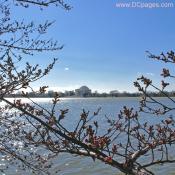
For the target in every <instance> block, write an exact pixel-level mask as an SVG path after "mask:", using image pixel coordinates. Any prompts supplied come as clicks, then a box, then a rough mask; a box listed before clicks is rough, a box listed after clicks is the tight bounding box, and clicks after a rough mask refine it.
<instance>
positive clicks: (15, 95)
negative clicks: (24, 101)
mask: <svg viewBox="0 0 175 175" xmlns="http://www.w3.org/2000/svg"><path fill="white" fill-rule="evenodd" d="M56 93H57V94H58V95H59V97H140V96H142V94H141V93H139V92H134V93H131V92H125V91H124V92H117V93H112V92H109V93H107V92H103V93H99V92H97V91H95V92H92V93H90V94H84V95H77V94H76V93H75V91H65V92H55V91H48V92H45V93H42V94H41V93H37V92H28V93H27V94H28V97H30V98H53V97H54V96H55V94H56ZM148 94H149V95H150V96H152V97H164V96H165V95H164V94H162V93H159V92H151V91H150V92H148ZM166 94H168V95H169V96H171V97H175V91H170V92H168V91H167V92H166ZM25 95H26V94H25ZM5 97H9V98H18V97H19V98H20V97H23V93H22V92H18V93H13V94H7V95H5Z"/></svg>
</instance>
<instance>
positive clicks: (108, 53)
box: [13, 0, 175, 92]
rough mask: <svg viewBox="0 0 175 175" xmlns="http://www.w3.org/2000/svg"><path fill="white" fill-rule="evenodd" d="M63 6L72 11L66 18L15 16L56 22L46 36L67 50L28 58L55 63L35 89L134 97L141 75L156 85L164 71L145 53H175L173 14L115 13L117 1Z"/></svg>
mask: <svg viewBox="0 0 175 175" xmlns="http://www.w3.org/2000/svg"><path fill="white" fill-rule="evenodd" d="M67 2H70V4H71V5H72V6H73V9H72V10H71V11H69V12H66V11H64V10H63V9H60V8H56V7H50V8H48V9H46V10H44V11H39V9H38V8H36V7H31V8H30V9H28V10H24V9H22V8H19V7H18V8H15V10H14V12H13V13H14V16H15V18H21V19H23V18H24V19H25V20H26V21H30V20H35V21H36V22H42V21H44V20H45V19H49V20H56V22H55V24H54V25H53V26H52V28H50V30H49V32H48V34H47V36H48V38H50V37H53V38H54V39H55V40H58V42H59V43H60V44H64V45H65V47H64V49H63V50H61V51H60V52H54V53H47V54H42V55H41V56H39V55H38V54H37V55H35V56H34V57H31V58H27V59H30V62H31V63H39V64H41V65H47V64H48V63H49V62H50V61H51V58H52V57H58V58H59V61H58V63H57V64H56V66H55V68H54V70H53V71H52V72H51V73H50V75H49V76H47V77H45V78H44V79H43V80H42V81H40V82H38V83H36V84H35V85H34V86H39V85H41V84H43V85H45V84H48V85H49V86H50V87H51V88H52V89H57V88H58V90H66V89H67V90H70V89H75V88H77V87H80V86H81V85H87V86H89V87H90V88H91V89H93V90H98V91H99V92H104V91H106V92H108V91H110V90H114V89H117V90H120V91H130V92H133V91H137V90H136V89H135V88H134V86H133V81H135V80H136V78H137V76H138V75H140V74H144V75H147V76H148V77H151V78H152V79H153V80H154V81H155V82H156V83H158V81H159V80H160V76H159V75H160V71H161V68H163V67H164V65H163V64H161V63H158V62H156V61H153V60H150V59H148V58H146V53H145V51H146V50H149V51H151V52H152V53H155V54H159V53H160V52H162V51H165V52H166V51H169V50H174V41H175V32H174V31H175V23H174V22H173V20H174V19H175V8H157V9H156V8H152V9H148V8H144V9H143V8H142V9H141V8H116V6H115V5H116V3H117V2H119V1H117V0H76V1H73V0H72V1H68V0H67ZM120 2H125V1H124V0H122V1H120ZM142 2H148V1H142ZM149 2H150V1H149ZM154 2H155V1H154ZM157 2H158V1H157ZM159 2H160V1H159ZM162 2H163V1H162ZM21 15H22V16H21Z"/></svg>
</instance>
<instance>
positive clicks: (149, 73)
mask: <svg viewBox="0 0 175 175" xmlns="http://www.w3.org/2000/svg"><path fill="white" fill-rule="evenodd" d="M146 75H150V76H154V73H151V72H148V73H146Z"/></svg>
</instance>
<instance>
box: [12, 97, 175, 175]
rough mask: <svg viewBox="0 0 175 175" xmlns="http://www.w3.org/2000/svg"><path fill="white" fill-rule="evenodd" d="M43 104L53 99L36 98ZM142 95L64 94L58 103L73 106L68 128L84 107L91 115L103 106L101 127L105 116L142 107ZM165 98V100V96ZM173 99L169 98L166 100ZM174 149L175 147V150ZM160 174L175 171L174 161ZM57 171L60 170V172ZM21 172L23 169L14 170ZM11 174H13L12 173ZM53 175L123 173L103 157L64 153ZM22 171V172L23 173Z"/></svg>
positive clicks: (158, 168)
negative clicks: (98, 96) (125, 109)
mask: <svg viewBox="0 0 175 175" xmlns="http://www.w3.org/2000/svg"><path fill="white" fill-rule="evenodd" d="M35 100H36V101H38V102H39V103H40V104H42V105H43V106H45V107H47V108H49V106H50V105H51V104H50V99H35ZM138 100H139V99H138V98H64V99H61V101H60V102H59V105H58V109H67V108H68V109H69V113H68V114H67V117H66V119H65V121H64V124H65V125H66V127H68V128H70V129H71V128H72V127H73V126H74V124H75V123H76V122H77V121H78V119H79V115H80V113H81V112H82V109H86V110H89V111H90V115H92V114H93V112H95V111H96V110H97V109H98V108H99V107H101V108H102V110H101V111H100V113H99V116H98V121H99V122H100V123H101V128H102V129H103V128H105V126H106V125H105V124H106V123H105V122H106V120H105V118H104V116H105V115H107V116H109V117H112V118H115V117H116V116H117V114H118V113H119V111H120V110H121V109H122V107H123V106H128V107H134V108H135V109H138V106H139V103H138ZM161 100H165V99H164V98H162V99H161ZM164 102H165V103H169V102H168V101H164ZM143 120H146V121H149V122H152V123H154V122H156V120H159V119H158V118H157V119H156V118H153V117H151V116H148V115H145V114H144V115H143ZM173 151H174V150H173ZM153 170H155V172H156V174H157V175H173V174H174V172H175V167H173V166H172V165H166V166H155V167H154V169H153ZM56 172H57V173H56ZM12 174H16V175H20V173H14V172H13V173H12ZM12 174H10V175H12ZM52 174H53V175H57V174H58V175H121V173H120V172H119V171H118V170H117V169H114V168H112V167H110V166H107V165H106V164H104V163H101V162H100V161H96V162H95V163H94V162H93V160H92V159H91V158H84V157H76V156H72V155H69V154H60V155H59V156H58V159H57V160H55V165H54V167H53V168H52ZM21 175H22V174H21Z"/></svg>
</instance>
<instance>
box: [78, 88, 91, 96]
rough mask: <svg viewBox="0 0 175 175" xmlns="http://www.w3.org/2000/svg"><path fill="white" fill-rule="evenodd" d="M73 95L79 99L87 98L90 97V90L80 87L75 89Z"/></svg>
mask: <svg viewBox="0 0 175 175" xmlns="http://www.w3.org/2000/svg"><path fill="white" fill-rule="evenodd" d="M75 95H76V96H80V97H88V96H90V95H91V89H89V88H88V87H87V86H81V87H80V88H79V89H75Z"/></svg>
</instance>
